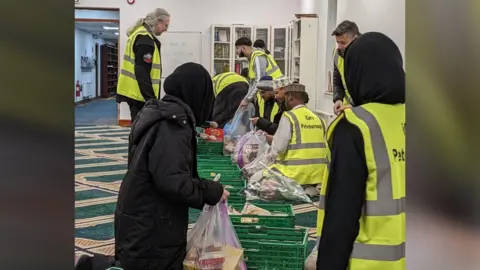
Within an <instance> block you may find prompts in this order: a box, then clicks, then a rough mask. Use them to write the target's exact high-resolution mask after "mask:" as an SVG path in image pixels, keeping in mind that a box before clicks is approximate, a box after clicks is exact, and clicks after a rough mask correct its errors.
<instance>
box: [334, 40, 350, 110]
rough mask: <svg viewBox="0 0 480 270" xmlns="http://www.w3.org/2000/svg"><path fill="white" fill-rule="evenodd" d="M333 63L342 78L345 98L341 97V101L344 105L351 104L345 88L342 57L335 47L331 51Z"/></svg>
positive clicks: (348, 93)
mask: <svg viewBox="0 0 480 270" xmlns="http://www.w3.org/2000/svg"><path fill="white" fill-rule="evenodd" d="M333 63H334V64H335V66H336V67H337V69H338V72H339V73H340V77H341V78H342V85H343V89H345V98H344V99H343V103H345V105H349V104H350V105H353V100H352V97H351V96H350V92H348V89H347V81H346V80H345V66H344V59H343V57H341V56H340V55H339V54H338V51H337V49H335V51H334V52H333Z"/></svg>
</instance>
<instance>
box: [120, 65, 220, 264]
mask: <svg viewBox="0 0 480 270" xmlns="http://www.w3.org/2000/svg"><path fill="white" fill-rule="evenodd" d="M164 90H165V93H166V95H165V96H164V97H163V98H162V100H150V101H148V102H147V103H146V104H145V106H144V108H143V109H142V110H141V111H140V113H139V115H138V116H137V118H136V120H135V121H134V123H133V127H132V130H131V133H130V137H129V153H128V170H127V174H126V175H125V178H124V179H123V182H122V184H121V186H120V191H119V194H118V200H117V208H116V211H115V221H114V223H115V224H114V225H115V256H116V259H117V260H119V261H120V265H121V267H122V268H123V269H124V270H154V269H155V270H158V269H170V270H181V269H183V260H184V258H185V256H186V250H185V249H186V242H187V229H188V209H189V207H192V208H196V209H202V208H203V207H204V205H206V204H207V205H216V204H217V203H218V202H219V201H220V200H222V199H223V200H224V199H226V197H228V195H229V193H228V191H226V190H224V188H223V186H222V185H221V184H219V183H217V182H213V181H209V180H205V179H200V178H199V176H198V172H197V158H196V149H197V142H196V131H195V126H196V123H204V122H205V121H206V120H207V118H208V117H209V116H210V115H211V113H212V108H213V102H214V98H213V87H212V80H211V78H210V75H209V74H208V72H207V70H205V68H203V66H201V65H199V64H195V63H186V64H183V65H181V66H179V67H178V68H177V69H175V71H174V72H173V73H172V74H171V75H170V76H168V77H167V79H166V80H165V82H164Z"/></svg>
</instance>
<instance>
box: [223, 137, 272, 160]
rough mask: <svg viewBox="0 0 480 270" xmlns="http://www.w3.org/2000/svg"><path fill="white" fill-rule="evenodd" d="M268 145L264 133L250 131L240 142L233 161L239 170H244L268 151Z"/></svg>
mask: <svg viewBox="0 0 480 270" xmlns="http://www.w3.org/2000/svg"><path fill="white" fill-rule="evenodd" d="M267 145H268V143H267V138H266V137H265V135H264V134H263V132H261V131H250V132H249V133H247V134H245V135H243V136H242V138H241V139H240V141H238V143H237V145H236V147H235V151H234V153H233V156H232V160H233V162H234V163H237V165H238V167H239V168H243V167H244V166H246V165H248V164H250V163H251V162H253V161H254V160H255V159H256V158H257V156H258V155H262V154H263V152H264V151H265V150H266V149H267Z"/></svg>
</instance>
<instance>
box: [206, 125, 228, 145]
mask: <svg viewBox="0 0 480 270" xmlns="http://www.w3.org/2000/svg"><path fill="white" fill-rule="evenodd" d="M205 134H206V135H207V136H208V141H211V142H222V141H223V137H224V134H223V129H221V128H207V129H205Z"/></svg>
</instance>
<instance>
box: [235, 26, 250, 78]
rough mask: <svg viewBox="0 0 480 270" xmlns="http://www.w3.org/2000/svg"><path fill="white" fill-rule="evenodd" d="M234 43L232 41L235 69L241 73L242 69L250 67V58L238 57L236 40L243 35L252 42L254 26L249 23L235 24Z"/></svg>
mask: <svg viewBox="0 0 480 270" xmlns="http://www.w3.org/2000/svg"><path fill="white" fill-rule="evenodd" d="M233 36H234V39H233V43H232V51H233V58H234V69H233V71H235V72H236V73H238V74H240V73H241V72H242V69H244V68H248V59H247V58H246V57H238V56H237V54H236V53H235V41H237V40H238V39H239V38H242V37H248V38H249V39H250V40H252V42H254V41H255V40H253V38H254V36H253V26H248V25H234V26H233Z"/></svg>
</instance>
